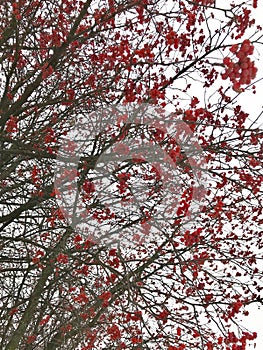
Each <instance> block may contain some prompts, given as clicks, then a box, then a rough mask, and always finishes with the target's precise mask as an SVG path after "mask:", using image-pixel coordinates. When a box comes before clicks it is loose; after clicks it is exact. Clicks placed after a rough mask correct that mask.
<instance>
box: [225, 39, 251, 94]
mask: <svg viewBox="0 0 263 350" xmlns="http://www.w3.org/2000/svg"><path fill="white" fill-rule="evenodd" d="M230 51H231V52H232V53H234V54H235V56H236V57H237V58H238V62H236V63H235V62H234V61H233V60H231V59H230V58H229V57H225V58H224V60H223V63H224V64H225V65H226V67H227V68H226V71H225V72H224V73H223V74H222V79H224V80H225V79H227V78H229V79H230V80H231V82H232V83H233V90H234V91H236V92H242V91H243V89H242V88H241V85H245V84H246V85H248V84H250V83H251V81H252V79H254V78H255V76H256V73H257V68H256V67H255V64H254V62H252V61H251V60H250V58H249V57H248V56H249V55H252V54H253V51H254V47H253V45H252V44H251V43H250V41H249V40H248V39H246V40H244V41H243V43H242V44H241V46H240V48H239V45H238V44H234V45H232V47H231V48H230Z"/></svg>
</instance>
